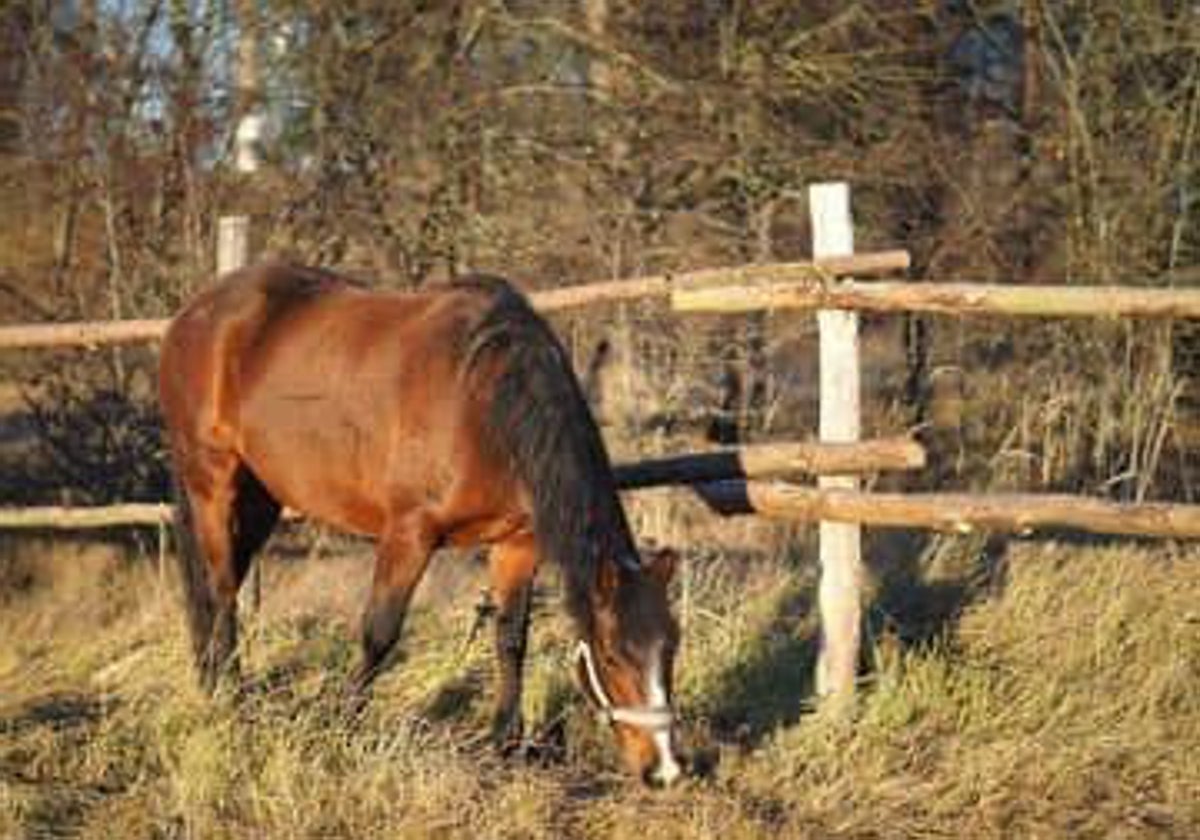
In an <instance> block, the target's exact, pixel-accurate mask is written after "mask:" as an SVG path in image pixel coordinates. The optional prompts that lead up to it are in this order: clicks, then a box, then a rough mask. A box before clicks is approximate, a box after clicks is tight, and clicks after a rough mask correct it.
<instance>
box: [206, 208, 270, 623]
mask: <svg viewBox="0 0 1200 840" xmlns="http://www.w3.org/2000/svg"><path fill="white" fill-rule="evenodd" d="M249 263H250V217H249V216H221V217H220V218H219V219H217V276H218V277H224V276H225V275H226V274H228V273H229V272H231V271H237V270H238V269H239V268H242V267H243V266H245V265H248V264H249ZM264 562H265V561H264V560H263V558H262V557H261V556H260V557H257V558H255V560H254V565H253V566H252V567H251V569H250V580H249V586H246V587H244V588H243V589H242V592H243V603H245V600H246V598H249V601H250V603H249V608H250V609H251V610H253V611H254V612H258V609H259V607H260V606H262V564H263V563H264Z"/></svg>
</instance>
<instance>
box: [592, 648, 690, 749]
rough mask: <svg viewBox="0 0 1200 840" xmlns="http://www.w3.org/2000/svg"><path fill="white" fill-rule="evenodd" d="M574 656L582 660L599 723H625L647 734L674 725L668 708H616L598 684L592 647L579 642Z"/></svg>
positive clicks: (667, 728)
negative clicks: (596, 706)
mask: <svg viewBox="0 0 1200 840" xmlns="http://www.w3.org/2000/svg"><path fill="white" fill-rule="evenodd" d="M576 656H577V657H578V658H579V659H581V660H583V668H584V672H585V673H586V674H587V679H588V684H589V687H590V688H591V690H592V694H593V695H594V696H595V698H596V701H597V702H598V703H599V704H600V708H599V710H598V712H597V716H598V717H599V718H600V722H601V723H609V724H612V723H625V724H628V725H630V726H636V727H637V728H639V729H644V730H647V731H649V732H652V733H653V732H662V731H670V729H671V727H672V726H674V724H675V715H674V714H673V713H672V712H671V707H670V706H617V705H616V704H614V703H613V702H612V700H610V699H609V697H608V692H606V691H605V690H604V684H603V683H601V682H600V674H599V672H598V671H597V670H596V658H595V656H594V655H593V654H592V646H591V645H589V644H588V643H587V642H585V641H584V640H582V639H580V640H579V647H578V648H577V649H576Z"/></svg>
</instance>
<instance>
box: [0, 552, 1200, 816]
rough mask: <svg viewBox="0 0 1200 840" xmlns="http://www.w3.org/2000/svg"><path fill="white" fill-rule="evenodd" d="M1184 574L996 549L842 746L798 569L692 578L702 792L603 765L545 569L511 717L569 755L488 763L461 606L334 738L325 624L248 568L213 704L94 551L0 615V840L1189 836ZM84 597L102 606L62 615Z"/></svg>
mask: <svg viewBox="0 0 1200 840" xmlns="http://www.w3.org/2000/svg"><path fill="white" fill-rule="evenodd" d="M77 559H78V558H72V557H71V556H68V555H66V554H64V555H62V556H59V557H57V558H48V559H47V561H46V562H47V563H48V568H54V569H58V567H63V566H68V565H69V564H70V563H71V562H72V561H73V560H77ZM1198 560H1200V554H1197V552H1196V551H1194V550H1183V549H1178V548H1173V547H1169V546H1146V547H1141V546H1131V545H1121V546H1113V547H1067V546H1062V545H1054V544H1042V545H1039V544H1034V543H1027V544H1017V545H1015V546H1014V547H1010V549H1009V550H1008V552H1007V553H1006V555H1005V563H1004V569H1003V572H1004V579H1003V581H1002V582H1001V583H999V584H997V586H995V587H994V588H993V590H992V592H991V594H990V595H988V596H987V597H982V596H980V597H978V598H977V599H976V600H975V601H974V602H973V603H970V604H966V605H965V609H964V611H963V612H962V617H961V619H960V620H958V621H957V622H956V623H955V624H953V625H950V626H947V627H946V628H945V629H944V631H943V632H942V633H940V634H937V635H935V636H934V637H932V640H931V641H928V642H926V643H924V644H921V645H919V646H917V647H905V646H904V645H902V644H900V643H898V641H897V639H895V638H893V637H892V636H890V635H889V634H887V633H884V634H883V635H880V636H877V637H875V638H874V639H873V640H872V644H871V649H870V650H869V651H868V659H870V660H871V662H872V663H873V667H872V669H871V670H870V672H869V674H868V675H867V678H866V680H865V682H864V691H863V695H862V698H861V701H860V703H859V707H858V712H857V715H856V718H855V720H854V722H853V724H852V725H850V726H846V725H844V724H838V723H836V722H834V721H827V720H825V719H824V718H822V717H821V716H819V715H812V714H807V713H804V710H805V709H807V708H809V707H810V705H811V698H810V697H808V696H806V692H808V691H809V690H810V689H809V677H808V672H809V670H810V668H811V657H812V645H813V643H814V642H813V631H814V629H815V628H814V627H813V623H812V620H811V616H810V615H809V610H810V607H809V599H810V598H811V594H812V593H811V589H812V583H813V580H814V574H813V572H812V571H811V570H810V569H807V568H806V567H805V566H803V565H801V566H800V567H798V568H796V567H793V566H792V565H791V564H790V563H787V562H777V561H771V560H764V559H761V558H759V559H753V558H750V559H746V558H743V559H742V560H740V561H737V562H735V561H734V560H732V559H730V558H725V559H724V560H722V559H720V558H717V557H712V558H700V557H696V556H693V557H691V558H690V562H691V564H692V565H691V567H690V569H689V574H690V576H691V577H690V579H689V581H688V586H689V591H688V596H687V601H688V609H687V611H686V614H685V615H684V618H685V621H686V626H685V642H684V646H683V650H682V654H681V661H680V666H679V699H680V705H681V707H682V710H683V713H684V715H685V717H686V719H687V721H686V726H685V740H686V741H687V743H688V744H689V746H690V747H691V748H692V749H693V750H694V751H695V752H696V753H697V754H698V756H699V757H700V758H701V759H702V762H701V763H702V765H703V766H704V767H705V769H706V771H707V773H706V775H705V776H704V777H703V778H700V779H694V780H692V781H690V782H688V783H687V784H686V785H684V786H683V787H682V788H679V789H676V790H672V791H668V792H666V793H661V794H656V793H652V792H648V791H645V790H643V789H641V788H640V787H639V786H637V785H636V784H633V783H632V782H630V781H628V780H626V779H625V777H624V776H623V775H622V774H621V773H620V771H619V767H618V764H617V762H616V761H615V759H614V757H613V754H612V749H611V745H610V744H609V739H608V738H607V736H606V735H605V734H604V733H602V732H600V731H598V729H597V727H596V726H595V724H594V722H593V720H592V718H591V717H590V715H589V714H588V713H587V710H586V708H585V706H584V705H583V704H582V702H581V701H580V699H579V698H578V696H577V695H576V694H575V692H574V691H573V690H572V688H571V686H570V681H569V678H568V673H567V672H568V668H567V662H568V655H569V639H570V634H569V627H568V625H567V623H566V621H565V620H564V619H563V618H562V617H561V616H560V615H559V614H558V609H557V604H556V603H555V599H554V596H553V588H552V586H551V584H552V582H553V579H552V575H551V576H547V579H546V584H547V590H548V591H547V593H546V597H545V598H544V603H543V604H542V606H541V607H540V608H539V610H538V615H537V617H536V619H535V626H534V633H533V639H532V646H531V653H530V660H529V663H528V666H529V667H528V687H527V697H526V704H525V712H526V718H527V722H528V728H529V731H530V732H531V733H532V734H534V735H535V736H539V737H543V738H547V739H549V738H552V737H558V736H554V735H551V734H548V733H552V732H561V733H565V736H564V737H565V739H566V743H565V745H559V748H558V749H557V750H554V751H550V752H549V753H548V754H547V755H548V757H546V758H545V760H544V761H540V762H539V761H521V760H509V761H505V760H501V759H500V758H499V757H497V756H495V755H494V754H493V752H492V750H491V748H490V746H489V745H488V744H487V742H486V739H485V737H484V736H485V734H486V727H487V721H488V716H489V714H490V703H491V691H492V687H493V681H492V670H491V669H492V660H491V641H490V628H487V629H485V630H484V631H483V632H480V633H479V634H478V635H477V636H476V637H475V638H474V639H471V638H469V637H468V635H467V632H466V631H467V628H469V626H470V623H471V621H470V619H471V615H472V611H473V608H474V604H473V603H472V602H471V601H470V599H469V598H468V599H455V600H445V599H439V598H438V595H437V593H430V595H429V597H427V598H426V599H425V601H424V602H423V604H422V606H421V607H420V608H419V609H418V610H417V611H416V613H415V614H414V616H413V620H412V622H411V625H410V628H409V629H410V631H411V632H410V633H409V634H408V636H407V638H406V642H405V650H406V656H405V657H404V660H403V661H402V662H401V663H399V664H398V665H397V667H396V668H395V670H394V671H392V672H391V673H389V674H388V675H386V676H385V677H384V678H382V680H381V681H380V683H379V687H378V690H377V692H376V695H375V697H374V699H373V701H372V703H371V705H370V707H369V708H368V710H367V712H366V713H365V714H364V715H362V716H360V717H356V718H353V719H351V718H349V717H347V715H346V714H345V709H344V706H343V704H342V702H341V687H342V684H343V681H344V679H345V677H346V675H347V674H348V673H349V671H350V669H351V668H352V667H353V664H354V661H355V658H356V650H355V643H354V631H353V626H352V623H350V622H348V621H346V620H345V618H344V617H343V616H338V615H330V614H327V613H323V612H321V611H320V610H319V609H316V610H314V611H313V612H312V613H311V614H303V615H296V614H295V613H294V612H287V613H286V614H285V613H284V612H283V611H276V610H273V609H272V604H273V603H277V601H274V600H273V599H281V600H286V599H287V597H288V594H287V589H286V587H287V584H286V583H284V581H283V580H282V578H280V579H276V578H274V577H272V576H270V575H269V576H268V579H267V588H266V593H267V597H266V601H265V604H264V608H263V610H262V612H261V613H260V615H259V616H258V617H257V618H256V619H254V620H252V621H250V622H248V623H247V628H246V631H247V632H246V638H245V639H244V641H245V642H246V645H245V651H246V656H245V661H244V667H245V672H246V673H245V675H244V677H245V679H244V683H243V689H242V691H241V692H240V695H239V696H238V697H237V698H236V699H235V698H234V697H233V696H232V695H230V694H225V695H223V696H220V697H218V698H217V699H215V700H210V699H209V698H206V697H204V696H202V695H201V694H200V693H199V692H198V690H196V688H195V685H194V679H193V678H192V675H191V672H190V664H189V662H188V661H187V657H186V652H185V644H184V638H183V633H182V622H181V621H180V620H179V616H178V615H177V612H176V610H175V608H174V604H173V601H172V599H171V598H170V597H165V596H162V595H160V594H159V593H158V591H157V589H156V586H157V580H156V577H155V575H154V574H153V573H151V572H150V571H147V570H146V569H143V568H142V567H141V566H140V565H137V564H130V563H128V562H126V561H124V560H122V559H121V558H120V557H118V556H115V555H114V556H111V557H110V558H109V560H108V561H106V562H104V563H98V564H97V565H96V568H97V569H98V570H99V572H98V573H99V578H98V579H97V580H96V581H95V587H94V588H91V587H89V586H86V585H83V584H81V583H78V582H75V583H72V576H73V575H76V574H78V571H72V572H70V573H63V574H64V575H66V576H65V578H62V579H56V578H58V576H59V573H58V572H57V571H53V572H47V575H46V577H47V581H46V582H44V583H43V584H40V585H38V586H35V587H34V588H33V589H32V590H30V591H29V592H27V593H25V594H24V595H23V596H22V597H21V598H16V599H13V600H12V601H11V602H10V603H9V604H8V605H7V606H6V607H4V608H3V609H2V610H0V633H2V634H3V638H4V639H5V645H4V648H3V650H4V655H3V658H2V659H0V667H2V668H3V671H2V672H0V680H2V681H3V692H4V693H3V698H2V699H0V836H5V837H9V836H12V837H20V836H41V835H55V836H79V837H104V838H111V837H113V836H122V837H124V836H129V837H134V836H156V835H157V836H190V837H206V838H208V837H216V838H222V837H229V838H234V837H247V836H254V837H280V838H282V837H288V838H291V837H374V836H384V835H387V836H403V837H472V838H476V837H480V838H482V837H560V836H564V835H570V836H578V837H597V838H599V837H631V838H632V837H638V838H644V837H648V836H654V837H709V836H720V837H734V838H737V837H762V836H780V837H793V836H795V837H801V836H849V837H867V836H884V837H907V836H912V837H928V836H962V837H967V836H970V837H1012V836H1045V837H1062V836H1095V837H1109V836H1126V837H1127V836H1147V837H1150V836H1164V835H1165V836H1180V837H1182V836H1189V835H1191V834H1193V833H1194V832H1195V831H1196V830H1197V828H1198V827H1200V805H1198V804H1197V803H1198V802H1200V797H1197V796H1196V792H1197V791H1200V758H1197V753H1200V750H1198V749H1197V747H1198V746H1200V700H1198V699H1197V692H1196V691H1195V686H1196V685H1198V684H1200V613H1198V611H1197V607H1196V604H1198V603H1200V563H1197V561H1198ZM273 585H275V588H272V586H273ZM89 593H90V594H89ZM101 593H103V596H104V597H105V598H108V599H110V600H111V603H109V604H107V605H105V607H104V608H103V609H97V608H96V607H95V605H90V606H89V605H87V604H84V603H83V602H82V601H81V599H83V600H86V599H88V598H89V597H92V598H95V597H99V595H100V594H101ZM894 618H895V619H896V620H898V621H902V620H903V618H904V617H903V616H896V617H894ZM564 747H565V748H564Z"/></svg>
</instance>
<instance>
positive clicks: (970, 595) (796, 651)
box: [696, 531, 1009, 772]
mask: <svg viewBox="0 0 1200 840" xmlns="http://www.w3.org/2000/svg"><path fill="white" fill-rule="evenodd" d="M956 539H962V538H956ZM939 540H940V541H941V542H939ZM944 541H945V538H943V537H939V536H937V535H929V534H925V533H920V532H909V531H887V532H878V533H874V534H870V535H868V539H867V540H866V544H865V552H864V554H865V558H864V559H865V565H866V567H867V570H868V573H869V575H870V576H871V577H872V578H873V579H874V580H875V581H876V582H877V589H876V591H875V593H874V597H873V599H872V600H871V602H870V604H869V605H868V606H867V608H866V615H865V616H864V620H863V645H862V657H863V658H862V661H861V662H860V669H859V672H860V675H863V676H868V677H869V675H870V673H871V671H872V669H873V668H874V667H875V661H874V657H873V656H872V652H873V648H874V642H875V640H878V639H881V638H883V637H885V636H889V637H892V638H894V639H895V640H896V641H897V642H898V643H899V645H900V647H901V649H919V648H921V647H924V646H929V645H932V644H936V643H938V642H939V641H940V640H944V639H945V638H947V637H949V636H951V635H952V634H953V632H954V629H955V628H956V627H957V626H958V622H959V619H960V618H961V616H962V614H963V612H964V610H965V609H966V608H967V607H968V606H970V605H971V604H972V603H975V602H976V601H978V600H979V599H980V598H981V597H987V596H990V595H992V594H995V593H996V592H998V591H1002V589H1003V587H1004V584H1005V582H1006V580H1007V565H1006V562H1005V558H1006V553H1007V547H1008V544H1009V539H1008V538H1007V537H1002V536H997V537H983V538H979V541H978V542H977V543H975V544H971V545H968V546H965V551H964V552H963V553H964V554H966V555H968V556H967V558H966V562H963V563H961V564H959V566H958V567H956V568H955V569H954V570H953V572H951V573H947V574H945V575H944V576H943V575H938V576H936V577H934V576H932V575H931V574H930V573H929V566H930V563H931V562H932V560H931V558H936V555H937V553H938V551H939V550H940V547H941V546H943V545H944V544H945V542H944ZM816 597H817V593H816V589H815V587H814V586H808V587H805V588H803V589H802V590H800V591H798V592H796V593H794V594H792V595H791V596H790V597H788V598H785V599H782V600H781V602H780V603H779V604H778V606H777V607H776V610H775V613H774V614H773V615H772V617H771V620H769V621H768V622H767V625H766V626H767V628H768V630H767V632H766V633H764V634H763V635H762V636H761V637H760V639H759V640H758V642H757V644H755V645H754V647H753V649H752V651H751V653H750V655H749V656H747V657H743V658H742V659H740V660H739V661H737V662H735V663H733V664H732V665H730V666H729V667H728V668H727V669H726V670H725V671H724V672H722V673H721V674H720V675H719V676H718V678H717V680H716V686H717V687H716V689H715V690H714V692H713V694H715V696H716V699H715V701H714V702H713V703H712V704H711V705H707V706H706V708H705V709H704V712H705V714H706V717H707V719H708V723H709V728H708V735H707V738H710V739H711V740H712V742H713V743H711V744H707V745H702V746H701V747H700V748H699V749H698V751H697V757H696V762H697V764H698V769H699V770H700V771H701V772H704V771H705V770H710V769H713V768H715V761H716V753H717V752H719V749H718V748H719V747H720V746H726V747H728V746H733V747H735V748H738V749H741V750H743V751H749V750H753V749H755V748H756V747H758V746H760V745H761V744H762V743H763V742H764V740H765V739H766V738H768V737H769V736H770V735H771V733H772V732H774V731H776V730H777V729H779V728H781V727H788V726H793V725H795V724H797V723H799V722H800V720H801V719H802V718H803V717H804V716H805V715H807V714H810V713H812V712H813V711H815V709H816V706H817V702H816V701H817V697H816V693H815V692H816V685H815V671H816V664H817V656H818V653H819V649H820V639H819V631H818V627H819V621H818V619H817V616H816V609H817V600H816Z"/></svg>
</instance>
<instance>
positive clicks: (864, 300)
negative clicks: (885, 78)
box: [671, 280, 1200, 318]
mask: <svg viewBox="0 0 1200 840" xmlns="http://www.w3.org/2000/svg"><path fill="white" fill-rule="evenodd" d="M671 306H672V308H674V309H675V310H676V311H677V312H708V313H714V314H722V315H727V314H735V313H744V312H757V311H761V310H779V309H801V310H816V309H854V310H858V311H861V312H930V313H940V314H945V315H1006V316H1009V317H1038V318H1097V317H1100V318H1103V317H1108V318H1200V289H1177V288H1153V289H1151V288H1141V287H1131V286H1011V285H996V284H984V283H937V282H921V283H900V282H890V281H880V282H870V283H858V282H855V281H853V280H846V281H840V282H834V283H813V282H801V283H770V284H757V285H754V284H746V285H740V286H729V285H723V286H719V287H713V288H706V289H683V288H677V289H675V290H674V291H672V292H671Z"/></svg>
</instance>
